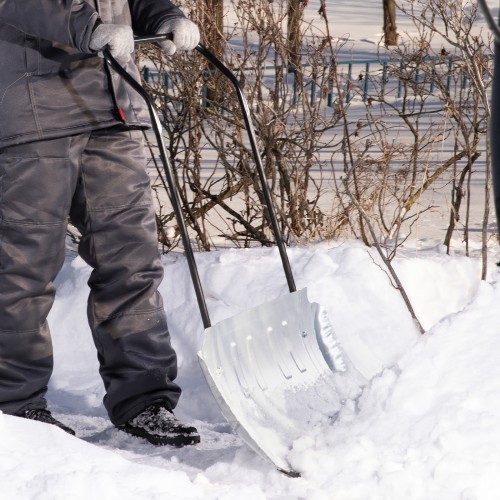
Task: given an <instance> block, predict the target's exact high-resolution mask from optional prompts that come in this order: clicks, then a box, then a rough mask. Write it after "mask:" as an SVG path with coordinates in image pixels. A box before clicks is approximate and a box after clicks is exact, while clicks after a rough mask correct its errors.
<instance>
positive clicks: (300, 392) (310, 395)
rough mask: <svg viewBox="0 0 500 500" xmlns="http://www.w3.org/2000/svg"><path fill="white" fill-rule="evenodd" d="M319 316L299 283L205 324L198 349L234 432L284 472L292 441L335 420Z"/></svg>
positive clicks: (336, 401) (336, 400)
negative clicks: (272, 297) (263, 301)
mask: <svg viewBox="0 0 500 500" xmlns="http://www.w3.org/2000/svg"><path fill="white" fill-rule="evenodd" d="M319 316H320V315H319V305H318V304H314V303H310V302H309V301H308V300H307V291H306V290H305V289H304V290H301V291H298V292H293V293H290V294H287V295H285V296H283V297H280V298H278V299H276V300H274V301H272V302H269V303H266V304H264V305H261V306H258V307H256V308H253V309H250V310H248V311H245V312H242V313H240V314H237V315H236V316H234V317H231V318H229V319H226V320H224V321H221V322H220V323H218V324H217V325H215V326H212V327H210V328H207V329H206V330H205V337H204V342H203V346H202V350H201V351H200V352H199V353H198V356H199V359H200V363H201V366H202V369H203V372H204V374H205V377H206V379H207V381H208V383H209V385H210V388H211V390H212V392H213V394H214V396H215V398H216V399H217V401H218V403H219V405H220V407H221V410H222V412H223V414H224V416H225V417H226V419H227V420H228V422H229V423H230V424H231V426H232V428H233V429H234V431H235V432H237V433H238V434H239V435H240V436H241V437H242V438H243V440H244V441H245V442H246V443H247V444H248V445H250V446H251V447H252V448H253V449H254V450H255V451H256V452H257V453H259V454H260V455H262V456H264V457H266V458H268V459H269V460H271V461H272V462H273V463H274V464H275V465H276V467H277V468H278V469H280V470H282V471H284V472H286V473H288V474H291V475H295V474H296V472H295V471H293V470H292V467H291V466H290V464H289V463H288V461H287V459H286V456H287V454H288V452H289V450H290V449H291V446H292V444H293V442H294V441H295V440H296V439H297V438H299V437H301V436H303V435H305V434H306V433H308V432H310V431H311V430H312V429H313V427H314V426H315V425H318V424H321V423H325V422H328V421H331V420H332V419H335V417H336V415H337V413H338V411H339V410H340V407H341V397H340V395H339V394H338V391H337V390H336V380H335V379H334V373H333V371H332V370H331V369H330V367H329V366H328V364H327V362H326V361H325V358H324V357H323V355H322V352H321V350H320V347H319V345H318V340H317V338H316V337H317V334H318V332H317V330H318V329H319V328H322V326H321V325H319V320H320V317H319ZM323 321H324V317H323ZM327 328H328V327H327ZM330 361H332V360H330ZM336 361H337V364H338V361H339V359H338V358H337V360H336ZM332 362H333V363H335V360H333V361H332ZM330 364H332V363H330ZM340 365H341V366H340V369H341V370H342V363H340ZM344 369H345V367H344Z"/></svg>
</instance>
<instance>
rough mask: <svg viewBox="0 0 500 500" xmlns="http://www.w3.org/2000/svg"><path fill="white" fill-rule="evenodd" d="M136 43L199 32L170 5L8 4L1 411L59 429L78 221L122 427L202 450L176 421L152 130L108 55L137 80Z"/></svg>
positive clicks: (99, 339) (4, 10)
mask: <svg viewBox="0 0 500 500" xmlns="http://www.w3.org/2000/svg"><path fill="white" fill-rule="evenodd" d="M133 33H135V34H139V35H140V34H153V33H171V34H172V36H173V40H172V41H166V42H163V43H162V48H163V50H164V51H165V52H166V53H167V54H173V53H174V52H175V50H191V49H193V48H194V47H195V46H196V45H197V43H198V41H199V31H198V28H197V27H196V25H195V24H194V23H192V22H191V21H190V20H188V19H187V18H186V17H185V16H184V14H183V13H182V11H181V10H179V9H178V8H177V7H175V6H174V5H173V4H172V3H171V2H170V0H23V1H20V0H0V410H1V411H2V412H4V413H7V414H11V415H17V416H20V417H24V418H29V419H34V420H39V421H42V422H47V423H51V424H54V425H58V426H59V427H61V428H63V429H64V430H66V431H67V432H70V433H73V431H72V430H71V429H69V428H68V427H67V426H65V425H64V424H62V423H61V422H59V421H58V420H56V419H55V418H54V417H53V416H52V415H51V413H50V411H49V410H48V409H47V402H46V399H45V394H46V391H47V385H48V382H49V378H50V375H51V372H52V363H53V357H52V347H51V341H50V333H49V328H48V325H47V321H46V319H47V315H48V313H49V311H50V308H51V306H52V303H53V300H54V294H55V288H54V284H53V281H54V279H55V277H56V275H57V273H58V272H59V270H60V269H61V266H62V264H63V262H64V254H65V235H66V221H67V217H68V215H69V216H70V218H71V220H72V222H73V224H74V225H75V226H76V227H77V228H78V229H79V231H80V232H81V235H82V237H81V241H80V244H79V249H78V250H79V254H80V255H81V257H82V258H83V259H84V260H85V261H86V262H87V263H88V264H89V265H90V266H91V267H92V268H93V272H92V274H91V277H90V279H89V282H88V284H89V287H90V295H89V301H88V320H89V324H90V327H91V330H92V335H93V338H94V342H95V345H96V348H97V353H98V359H99V363H100V373H101V376H102V379H103V381H104V386H105V390H106V395H105V398H104V404H105V407H106V409H107V411H108V414H109V417H110V419H111V421H112V423H113V424H114V425H115V426H116V427H118V428H119V429H122V430H124V431H126V432H129V433H131V434H134V435H138V436H142V437H144V438H146V439H147V440H148V441H150V442H152V443H154V444H172V445H176V446H183V445H186V444H192V443H196V442H199V435H198V433H197V431H196V429H195V428H193V427H190V426H187V425H184V424H182V423H180V422H179V421H178V420H177V419H176V418H175V416H174V415H173V413H172V410H173V409H174V408H175V406H176V404H177V401H178V398H179V395H180V389H179V387H178V386H177V385H176V384H175V383H174V379H175V377H176V372H177V365H176V355H175V352H174V350H173V349H172V347H171V345H170V338H169V333H168V329H167V323H166V317H165V312H164V309H163V304H162V300H161V297H160V295H159V293H158V291H157V288H158V285H159V283H160V281H161V279H162V273H163V267H162V265H161V262H160V258H159V254H158V250H157V241H156V226H155V216H154V209H153V207H152V197H151V193H150V185H149V178H148V175H147V173H146V170H145V155H144V146H143V142H142V132H141V130H142V129H144V128H147V127H149V125H150V123H149V115H148V111H147V109H146V108H145V106H144V103H143V101H142V100H141V98H140V97H139V96H138V95H136V94H135V92H133V91H132V90H131V89H130V88H128V87H127V84H126V83H125V82H123V81H122V80H121V78H119V77H118V75H116V74H115V73H114V72H113V71H112V70H111V69H110V68H109V67H108V66H107V65H106V63H105V61H104V60H103V59H102V58H100V57H97V55H96V54H97V53H98V52H99V51H101V50H102V49H103V48H105V47H108V48H109V49H110V51H111V53H112V54H113V55H114V56H115V57H116V58H117V59H118V60H119V61H120V62H121V63H122V64H123V65H124V66H125V68H126V69H127V70H128V71H129V72H130V73H132V74H134V75H135V76H136V78H139V76H138V72H137V68H136V67H135V65H134V62H133V58H132V52H133V49H134V41H133Z"/></svg>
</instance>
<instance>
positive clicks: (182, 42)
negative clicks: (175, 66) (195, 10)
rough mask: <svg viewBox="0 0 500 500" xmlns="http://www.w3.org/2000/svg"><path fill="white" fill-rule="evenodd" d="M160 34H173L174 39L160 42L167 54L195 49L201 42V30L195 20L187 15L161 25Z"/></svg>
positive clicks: (158, 32)
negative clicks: (191, 19)
mask: <svg viewBox="0 0 500 500" xmlns="http://www.w3.org/2000/svg"><path fill="white" fill-rule="evenodd" d="M156 33H157V34H158V35H168V34H172V40H165V41H164V42H158V43H159V45H160V47H161V49H162V50H163V52H165V54H167V56H171V55H172V54H174V53H175V52H176V51H177V50H193V49H194V48H195V47H196V46H197V45H198V43H200V30H199V29H198V26H196V24H195V23H193V21H190V20H189V19H187V18H185V17H177V18H175V19H170V20H168V21H165V22H164V23H163V24H161V25H160V27H159V28H158V30H157V32H156Z"/></svg>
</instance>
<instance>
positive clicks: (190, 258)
mask: <svg viewBox="0 0 500 500" xmlns="http://www.w3.org/2000/svg"><path fill="white" fill-rule="evenodd" d="M103 57H104V59H105V60H106V62H107V63H108V64H109V65H110V66H111V67H112V68H113V69H114V70H115V71H116V72H117V73H118V74H119V75H120V76H121V77H122V78H123V79H124V80H125V81H126V82H127V83H128V84H129V85H130V86H131V87H132V88H133V89H134V90H135V91H137V92H138V93H139V94H140V96H141V97H142V98H143V99H144V101H145V102H146V104H147V107H148V110H149V115H150V117H151V123H152V125H153V131H154V134H155V138H156V141H157V143H158V149H159V151H160V159H161V161H162V164H163V169H164V171H165V177H166V179H167V184H168V188H169V190H170V196H171V200H172V206H173V209H174V212H175V217H176V219H177V224H178V225H179V232H180V233H181V238H182V244H183V245H184V253H185V255H186V259H187V262H188V266H189V272H190V274H191V280H192V282H193V286H194V291H195V294H196V299H197V301H198V306H199V308H200V314H201V319H202V321H203V326H204V327H205V328H209V327H210V316H209V314H208V308H207V304H206V301H205V296H204V294H203V289H202V286H201V281H200V276H199V274H198V268H197V266H196V261H195V258H194V252H193V247H192V245H191V241H190V240H189V235H188V232H187V228H186V224H185V223H184V217H183V214H182V209H181V199H180V196H179V192H178V190H177V186H176V184H175V176H174V173H173V169H172V165H171V162H170V160H169V157H168V154H167V149H166V147H165V143H164V142H163V135H162V133H161V131H162V125H161V120H160V117H159V116H158V112H157V111H156V107H155V105H154V102H153V100H152V99H151V96H150V95H149V94H148V92H147V91H146V90H145V89H144V87H143V86H142V85H141V84H140V83H139V82H138V81H137V80H135V78H133V77H132V76H131V75H129V73H128V72H127V71H126V70H125V69H124V68H123V67H122V66H121V64H120V63H119V62H118V61H117V60H116V59H115V58H114V57H113V56H112V55H111V52H110V51H109V50H108V49H104V51H103Z"/></svg>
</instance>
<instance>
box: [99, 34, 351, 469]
mask: <svg viewBox="0 0 500 500" xmlns="http://www.w3.org/2000/svg"><path fill="white" fill-rule="evenodd" d="M165 38H166V36H165V35H153V36H143V37H137V38H136V43H146V42H156V41H160V40H162V39H165ZM196 50H197V51H198V52H199V53H200V54H201V55H202V56H204V57H205V58H206V59H207V60H208V61H209V62H210V63H211V64H212V65H213V66H215V67H216V68H217V69H218V70H219V71H220V72H221V73H222V74H223V75H224V76H226V77H227V78H228V79H229V81H230V82H231V83H232V85H233V86H234V88H235V91H236V93H237V96H238V101H239V104H240V107H241V113H242V116H243V120H244V123H245V128H246V130H247V133H248V138H249V141H250V145H251V149H252V153H253V157H254V161H255V166H256V169H257V173H258V176H259V180H260V183H261V187H262V192H263V195H264V199H265V204H266V208H267V211H268V214H269V218H270V221H271V225H272V228H273V231H274V236H275V239H276V243H277V246H278V249H279V254H280V257H281V261H282V264H283V270H284V274H285V277H286V281H287V284H288V288H289V292H290V293H288V294H286V295H284V296H281V297H278V298H276V299H275V300H273V301H271V302H269V303H266V304H263V305H260V306H258V307H254V308H252V309H250V310H247V311H244V312H242V313H240V314H237V315H235V316H233V317H231V318H228V319H226V320H223V321H221V322H219V323H217V324H216V325H214V326H212V325H211V322H210V317H209V314H208V309H207V305H206V302H205V297H204V293H203V289H202V286H201V282H200V278H199V274H198V270H197V266H196V262H195V258H194V253H193V250H192V246H191V242H190V240H189V236H188V233H187V229H186V226H185V223H184V218H183V214H182V207H181V202H180V197H179V194H178V192H177V188H176V184H175V181H174V175H173V170H172V167H171V163H170V161H169V158H168V156H167V153H166V148H165V145H164V142H163V136H162V126H161V121H160V119H159V116H158V114H157V112H156V109H155V106H154V102H153V100H152V99H151V97H150V96H149V94H148V92H147V91H146V90H145V89H144V88H143V87H142V86H141V85H140V83H138V82H137V81H136V80H135V79H134V78H133V77H131V76H130V75H129V74H128V73H127V72H126V71H125V70H124V69H123V68H122V67H121V66H120V64H119V63H118V62H117V61H116V60H115V59H114V58H113V56H112V55H111V54H110V53H109V51H108V50H105V51H104V54H103V55H104V58H105V60H106V61H107V63H108V64H109V65H110V66H111V67H112V68H113V69H114V70H115V71H116V72H117V73H118V74H119V75H121V76H122V77H123V78H124V79H125V80H126V81H127V82H128V83H129V84H130V85H131V86H132V87H133V88H134V89H135V90H136V91H137V92H138V93H139V94H140V95H141V96H142V97H143V99H144V100H145V102H146V103H147V106H148V108H149V112H150V115H151V122H152V126H153V131H154V134H155V138H156V141H157V143H158V149H159V155H160V159H161V162H162V164H163V167H164V171H165V177H166V180H167V185H168V188H169V191H170V199H171V202H172V205H173V209H174V212H175V215H176V219H177V224H178V226H179V232H180V235H181V239H182V242H183V246H184V252H185V256H186V260H187V263H188V266H189V271H190V275H191V279H192V282H193V286H194V291H195V294H196V299H197V302H198V305H199V309H200V314H201V317H202V321H203V325H204V328H205V332H204V340H203V345H202V348H201V350H200V352H199V353H198V358H199V361H200V364H201V367H202V370H203V373H204V375H205V377H206V380H207V382H208V385H209V386H210V389H211V390H212V392H213V394H214V396H215V398H216V400H217V402H218V404H219V406H220V408H221V411H222V413H223V415H224V417H225V418H226V419H227V420H228V422H229V423H230V425H231V426H232V428H233V430H234V431H235V432H236V433H237V434H239V435H240V437H241V438H242V439H243V440H244V441H245V442H246V443H247V444H248V445H249V446H250V447H251V448H253V449H254V450H255V451H256V452H257V453H258V454H260V455H262V456H264V457H266V458H267V459H269V460H270V461H271V462H272V463H273V464H274V465H275V466H276V468H277V469H279V470H280V471H282V472H284V473H286V474H288V475H290V476H298V475H299V472H297V471H295V470H294V469H293V467H292V466H291V465H290V463H289V462H288V461H287V455H288V453H289V451H290V449H291V447H292V444H293V442H294V441H295V440H296V439H298V438H299V437H301V436H304V435H305V434H307V433H309V432H311V431H312V430H313V428H314V426H315V425H317V424H320V423H327V422H331V421H333V420H335V418H336V416H337V414H338V412H339V410H340V409H341V407H342V404H343V400H342V396H341V394H342V392H343V391H342V373H345V372H346V370H347V368H346V364H345V361H344V359H343V355H342V350H341V348H340V346H339V344H338V342H337V340H336V338H335V335H334V332H333V329H332V326H331V324H330V323H329V320H328V317H327V314H326V312H325V311H324V310H322V309H321V307H320V306H319V305H318V304H316V303H310V302H309V301H308V299H307V290H306V289H303V290H300V291H297V290H296V287H295V282H294V278H293V275H292V270H291V267H290V263H289V260H288V256H287V252H286V248H285V243H284V241H283V239H282V237H281V235H280V231H279V226H278V222H277V218H276V214H275V210H274V208H273V203H272V198H271V194H270V190H269V188H268V185H267V181H266V177H265V173H264V169H263V165H262V160H261V158H260V154H259V150H258V147H257V141H256V136H255V132H254V128H253V125H252V121H251V119H250V111H249V106H248V103H247V101H246V99H245V96H244V94H243V92H242V90H241V88H240V86H239V84H238V80H237V78H236V76H235V75H234V74H233V73H232V72H231V71H230V70H229V69H228V68H227V67H226V66H224V65H223V64H222V62H221V61H220V60H219V59H218V58H217V57H215V56H214V55H213V54H212V53H211V52H210V51H209V50H208V49H206V48H205V47H204V46H203V45H201V44H199V45H198V46H197V47H196Z"/></svg>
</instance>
